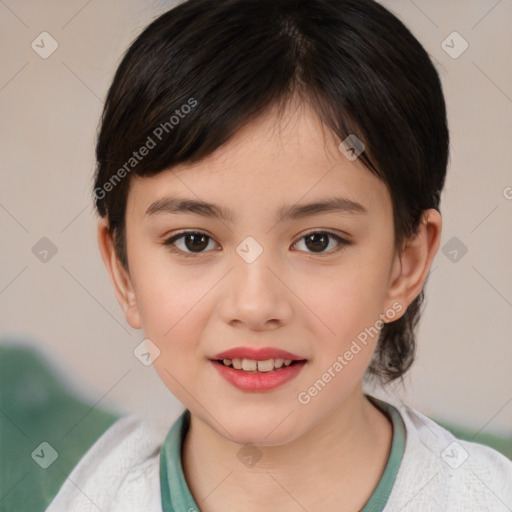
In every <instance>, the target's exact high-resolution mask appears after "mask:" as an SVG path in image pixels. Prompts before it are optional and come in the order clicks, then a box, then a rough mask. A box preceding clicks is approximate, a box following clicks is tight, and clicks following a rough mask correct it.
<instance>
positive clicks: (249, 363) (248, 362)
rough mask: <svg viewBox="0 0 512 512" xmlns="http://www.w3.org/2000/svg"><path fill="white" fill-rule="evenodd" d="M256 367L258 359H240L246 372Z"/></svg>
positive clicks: (254, 369)
mask: <svg viewBox="0 0 512 512" xmlns="http://www.w3.org/2000/svg"><path fill="white" fill-rule="evenodd" d="M257 367H258V361H255V360H254V359H244V360H243V361H242V370H245V371H246V372H255V371H256V368H257Z"/></svg>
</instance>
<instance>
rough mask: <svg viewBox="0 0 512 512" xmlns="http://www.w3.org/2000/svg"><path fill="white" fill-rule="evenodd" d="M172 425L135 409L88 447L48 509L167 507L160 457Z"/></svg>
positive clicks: (59, 511)
mask: <svg viewBox="0 0 512 512" xmlns="http://www.w3.org/2000/svg"><path fill="white" fill-rule="evenodd" d="M167 430H168V427H167V428H166V427H164V426H163V425H159V424H157V423H153V422H151V421H148V420H146V419H145V418H143V417H140V416H138V415H135V414H131V415H128V416H125V417H123V418H121V419H119V420H117V421H116V422H115V423H114V424H113V425H112V426H111V427H110V428H109V429H108V430H107V431H106V432H105V433H104V434H103V435H102V436H101V437H100V438H99V439H98V440H97V441H96V443H94V445H93V446H92V447H91V448H90V449H89V450H88V451H87V453H86V454H85V455H84V456H83V457H82V459H81V460H80V461H79V463H78V464H77V466H75V468H74V469H73V471H72V472H71V473H70V474H69V475H67V478H66V480H65V482H64V484H63V485H62V487H61V488H60V490H59V492H58V493H57V495H56V496H55V498H54V499H53V501H52V502H51V503H50V505H49V506H48V508H47V509H46V511H47V512H74V511H80V512H87V511H89V510H91V511H93V510H94V511H95V512H96V511H97V510H98V509H100V510H102V511H103V512H114V511H116V512H117V511H123V512H129V511H135V510H137V511H140V510H144V511H148V512H153V511H154V512H161V502H160V478H159V461H160V449H161V446H162V443H163V441H164V439H165V435H166V433H167Z"/></svg>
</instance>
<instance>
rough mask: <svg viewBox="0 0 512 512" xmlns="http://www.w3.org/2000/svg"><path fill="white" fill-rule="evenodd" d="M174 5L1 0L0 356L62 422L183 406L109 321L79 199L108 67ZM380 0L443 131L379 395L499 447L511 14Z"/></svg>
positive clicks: (508, 411) (510, 228)
mask: <svg viewBox="0 0 512 512" xmlns="http://www.w3.org/2000/svg"><path fill="white" fill-rule="evenodd" d="M175 3H178V2H164V1H160V2H149V1H142V0H123V1H120V0H119V1H114V0H102V1H98V0H89V1H86V0H73V1H70V0H67V1H63V0H60V1H51V0H48V1H37V2H36V1H35V0H33V1H29V0H0V39H1V43H2V44H1V47H0V53H1V62H2V66H1V68H0V110H1V119H2V122H1V124H0V148H1V187H0V226H1V232H2V249H1V252H0V258H1V266H0V342H1V343H2V344H3V345H4V346H5V347H11V348H20V347H31V349H33V350H35V351H36V353H37V354H38V357H39V358H41V360H43V361H44V364H45V365H47V367H48V368H51V372H52V373H53V374H54V375H56V376H58V378H59V379H60V381H61V382H64V383H65V385H66V389H67V390H69V391H70V393H72V394H73V395H74V396H77V397H80V399H81V400H83V401H84V403H88V404H90V406H89V407H86V408H85V409H83V412H80V413H77V422H79V421H81V419H80V418H81V416H82V414H84V415H85V416H87V417H90V418H92V417H93V416H94V413H96V412H98V411H101V410H104V411H113V412H114V414H116V415H120V414H126V413H130V412H140V413H142V414H152V412H153V411H155V410H158V411H159V412H164V414H168V415H172V417H173V418H174V417H176V416H177V414H178V413H179V411H181V410H182V406H181V404H179V403H178V402H177V401H176V400H175V399H174V398H173V397H172V396H171V395H170V393H169V392H168V390H167V389H166V388H165V387H164V386H163V384H162V383H161V382H160V380H159V378H158V377H157V375H156V373H155V372H154V371H153V369H152V367H151V366H144V365H143V364H141V361H140V360H139V359H138V358H137V357H135V356H134V353H133V351H134V349H135V348H136V347H137V346H138V345H139V344H140V343H141V341H142V340H143V338H144V336H143V334H142V332H141V331H135V330H133V329H131V328H130V327H129V325H128V324H127V323H126V322H125V319H124V316H123V314H122V311H121V309H120V307H119V305H118V304H117V301H116V299H115V296H114V292H113V290H112V288H111V285H110V282H109V280H108V276H107V273H106V270H105V268H104V265H103V262H102V260H101V257H100V253H99V250H98V248H97V242H96V222H97V219H96V217H95V214H94V211H93V207H92V192H91V190H92V176H93V172H94V164H95V162H94V144H95V136H96V129H97V125H98V122H99V118H100V114H101V110H102V105H103V99H104V97H105V94H106V91H107V88H108V86H109V85H110V82H111V79H112V77H113V74H114V72H115V69H116V67H117V65H118V63H119V61H120V59H121V56H122V54H123V52H124V51H125V50H126V48H127V47H128V46H129V44H130V43H131V41H132V40H133V39H134V38H135V37H136V36H137V35H138V34H139V33H140V31H141V30H142V29H143V28H144V27H145V26H146V25H147V24H148V23H149V22H151V21H152V20H153V19H154V18H155V17H157V16H158V15H159V14H161V13H162V12H164V11H166V10H168V9H169V8H171V7H172V6H173V5H175ZM382 3H383V5H385V6H386V7H387V8H388V9H390V10H391V11H392V12H394V13H395V14H396V15H397V16H398V17H399V18H400V19H401V20H402V21H403V22H404V23H405V24H406V25H407V26H408V27H409V28H410V30H411V31H412V32H413V34H414V35H415V36H416V37H417V38H418V39H419V41H420V42H421V43H422V44H423V45H424V47H425V48H426V49H427V51H428V52H429V54H430V55H431V57H432V59H433V61H434V63H435V65H436V67H437V69H438V71H439V73H440V76H441V80H442V82H443V88H444V92H445V97H446V102H447V108H448V116H449V126H450V130H451V162H450V166H449V170H448V178H447V183H446V189H445V191H444V193H443V196H442V201H441V212H442V215H443V223H444V225H443V236H442V241H441V249H440V251H439V253H438V254H437V256H436V258H435V260H434V263H433V266H432V270H431V274H430V276H429V279H428V282H427V286H426V306H425V310H424V314H423V318H422V321H421V325H420V329H419V337H418V354H417V360H416V363H415V365H414V367H413V369H412V370H411V371H410V373H409V374H408V375H407V377H406V378H405V386H404V387H403V388H401V387H400V386H394V387H393V392H394V393H396V394H398V395H399V396H400V397H402V399H403V400H404V401H406V402H407V403H409V404H410V405H412V406H414V407H416V408H418V409H419V410H421V411H422V412H424V413H425V414H427V415H429V416H432V417H435V418H438V419H440V420H442V421H444V422H448V423H450V424H451V425H455V426H460V427H461V428H464V429H466V430H467V432H468V433H469V434H470V435H469V436H468V437H470V438H471V437H472V438H474V439H475V440H479V439H480V437H479V436H483V435H486V434H496V435H499V436H501V437H505V438H507V439H509V440H510V439H512V371H511V362H512V337H511V334H510V333H511V331H512V270H511V262H512V236H511V234H512V165H511V163H512V162H511V156H510V155H511V152H510V148H509V144H510V141H511V135H512V67H511V66H510V62H512V32H511V31H510V24H511V21H512V1H511V0H498V1H496V0H478V1H477V0H473V1H467V0H453V1H451V2H445V1H443V0H428V1H427V0H415V1H412V0H408V1H406V0H387V1H383V2H382ZM3 353H4V354H5V352H3ZM34 364H35V363H34ZM34 371H35V370H34ZM16 375H18V377H19V376H20V375H22V374H20V373H15V374H13V376H12V378H13V379H14V378H16ZM29 376H30V372H28V374H27V378H28V377H29ZM24 382H25V384H26V380H25V381H24ZM6 384H7V385H9V384H10V382H9V381H7V382H6ZM27 386H28V385H26V386H25V388H24V391H23V393H24V394H23V393H22V394H21V395H19V396H24V397H25V398H27V397H28V399H29V401H30V400H32V402H34V401H35V403H36V404H37V403H39V404H40V405H44V403H45V394H44V393H41V392H39V395H38V393H37V389H38V388H39V386H38V385H37V382H36V383H35V384H34V383H33V385H32V388H30V386H28V387H27ZM31 389H32V391H30V390H31ZM34 397H35V398H34ZM18 398H19V397H18ZM88 415H91V416H88ZM11 419H12V418H11ZM82 419H83V418H82ZM103 419H105V417H103ZM4 421H7V420H6V419H5V418H4ZM105 421H106V423H105V424H108V421H109V420H108V418H107V419H106V420H105ZM12 423H13V424H14V421H13V422H12ZM68 428H71V425H69V426H67V427H66V430H67V429H68ZM99 431H101V428H100V430H99ZM509 442H510V441H509ZM36 446H37V442H35V444H34V448H36Z"/></svg>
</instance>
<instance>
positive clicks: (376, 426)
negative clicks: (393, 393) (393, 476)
mask: <svg viewBox="0 0 512 512" xmlns="http://www.w3.org/2000/svg"><path fill="white" fill-rule="evenodd" d="M391 442H392V425H391V423H390V421H389V420H388V418H387V416H386V415H385V414H383V413H382V412H381V411H380V410H379V409H378V408H376V407H375V406H374V405H373V404H372V403H371V402H370V401H369V400H368V399H367V398H366V397H365V396H364V395H363V394H362V392H361V389H360V388H359V389H357V390H355V392H354V393H353V394H352V395H350V397H349V398H348V399H347V400H346V401H345V402H344V403H343V404H342V405H341V406H339V407H338V408H337V409H336V410H334V411H333V412H332V413H331V414H330V415H329V416H328V417H326V418H324V419H323V420H322V421H320V422H318V424H317V425H316V426H315V427H314V428H312V429H310V430H309V431H307V432H306V433H305V434H304V435H302V436H301V437H299V438H296V439H294V440H293V441H291V442H289V443H286V444H282V445H278V446H258V447H250V448H248V447H245V448H244V450H245V452H243V453H244V454H245V455H247V456H249V457H251V456H253V457H256V458H255V459H253V460H256V459H258V458H259V459H258V460H257V462H256V463H255V464H254V465H252V464H251V460H250V459H247V464H243V463H242V462H241V460H240V458H239V454H240V449H241V448H242V446H241V445H240V444H237V443H234V442H232V441H231V440H229V439H226V438H225V437H223V436H222V435H220V434H219V433H217V432H216V431H215V430H213V429H212V428H211V427H210V426H209V425H208V424H207V423H205V422H203V421H202V420H201V419H199V418H198V417H197V416H195V415H191V420H190V428H189V431H188V433H187V436H186V438H185V442H184V446H183V455H182V461H183V469H184V474H185V478H186V480H187V483H188V485H189V488H190V490H191V493H192V495H193V497H194V499H195V501H196V503H197V504H198V505H199V507H200V508H201V511H204V512H215V511H217V510H219V511H220V510H226V509H227V510H238V509H240V510H241V509H242V508H243V510H244V511H247V512H252V511H261V510H266V509H267V508H268V504H269V503H271V504H272V507H275V506H276V505H277V506H278V507H279V510H282V511H288V510H290V511H291V510H294V511H295V510H301V507H302V508H304V509H306V510H320V509H322V510H331V509H332V510H337V511H341V510H343V511H344V510H346V511H353V510H360V509H361V508H362V507H363V506H364V504H365V503H366V501H367V500H368V499H369V497H370V496H371V494H372V492H373V490H374V489H375V487H376V486H377V484H378V482H379V479H380V477H381V475H382V473H383V471H384V468H385V466H386V463H387V459H388V456H389V452H390V449H391ZM320 482H321V485H319V483H320ZM318 489H324V490H326V491H328V492H319V491H318ZM320 504H322V506H319V505H320Z"/></svg>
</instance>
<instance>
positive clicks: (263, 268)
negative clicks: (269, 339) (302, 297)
mask: <svg viewBox="0 0 512 512" xmlns="http://www.w3.org/2000/svg"><path fill="white" fill-rule="evenodd" d="M269 252H270V251H263V253H262V254H261V255H260V256H259V257H258V258H257V259H256V260H255V261H252V262H251V263H248V262H247V261H245V260H244V259H243V258H241V257H239V256H238V254H235V255H234V258H233V268H232V270H231V271H230V272H229V274H228V276H227V278H226V279H225V280H224V283H223V288H222V297H221V299H220V309H219V310H220V315H221V317H222V319H223V320H224V322H226V323H227V324H229V325H231V326H233V327H246V328H247V329H250V330H253V331H263V330H268V329H276V328H277V327H279V326H282V325H284V324H286V323H288V322H289V321H290V320H291V318H292V316H293V308H292V302H291V301H292V297H293V293H292V292H291V291H290V289H289V288H288V286H286V284H285V282H284V279H283V277H282V276H283V275H284V272H283V269H282V268H281V267H280V266H279V264H278V263H276V261H275V260H274V261H271V257H270V254H268V253H269Z"/></svg>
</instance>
